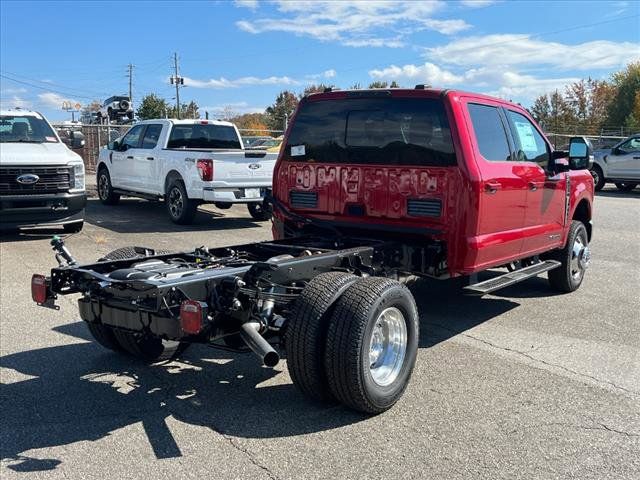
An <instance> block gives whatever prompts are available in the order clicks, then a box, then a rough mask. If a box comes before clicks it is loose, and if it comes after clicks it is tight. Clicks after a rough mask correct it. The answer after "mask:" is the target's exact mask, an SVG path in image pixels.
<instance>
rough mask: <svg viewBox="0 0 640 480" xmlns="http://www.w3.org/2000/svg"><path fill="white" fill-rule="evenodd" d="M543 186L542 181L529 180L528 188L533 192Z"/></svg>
mask: <svg viewBox="0 0 640 480" xmlns="http://www.w3.org/2000/svg"><path fill="white" fill-rule="evenodd" d="M543 186H544V182H529V190H531V191H532V192H535V191H536V190H538V188H541V187H543Z"/></svg>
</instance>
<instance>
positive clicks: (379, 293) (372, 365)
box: [285, 272, 419, 414]
mask: <svg viewBox="0 0 640 480" xmlns="http://www.w3.org/2000/svg"><path fill="white" fill-rule="evenodd" d="M287 329H288V330H287V333H286V336H285V348H286V350H287V362H288V366H289V372H290V374H291V378H292V380H293V383H294V384H295V385H296V387H298V389H299V390H300V391H302V393H304V394H305V395H306V396H308V397H311V398H313V399H316V400H323V401H326V400H338V401H339V402H341V403H343V404H345V405H347V406H349V407H351V408H353V409H355V410H359V411H362V412H366V413H374V414H375V413H381V412H383V411H385V410H387V409H389V408H391V407H392V406H393V405H394V404H395V403H396V402H397V401H398V399H399V398H400V397H401V396H402V394H403V393H404V390H405V389H406V387H407V385H408V383H409V378H410V377H411V373H412V371H413V366H414V364H415V361H416V356H417V351H418V332H419V324H418V311H417V308H416V304H415V300H414V298H413V296H412V295H411V293H410V292H409V289H408V288H407V287H405V286H404V285H402V284H400V283H398V282H397V281H395V280H390V279H387V278H374V277H369V278H359V277H356V276H354V275H351V274H348V273H342V272H330V273H325V274H322V275H319V276H318V277H315V278H314V279H313V280H311V282H309V284H307V286H306V287H305V289H304V291H303V292H302V295H301V296H300V297H299V298H298V299H297V300H296V303H295V305H294V308H293V311H292V315H291V318H290V322H289V325H288V327H287Z"/></svg>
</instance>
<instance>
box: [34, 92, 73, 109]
mask: <svg viewBox="0 0 640 480" xmlns="http://www.w3.org/2000/svg"><path fill="white" fill-rule="evenodd" d="M38 98H39V99H40V102H41V103H42V104H44V105H46V106H47V107H50V108H58V109H61V108H62V103H63V102H71V103H73V104H75V103H79V102H78V101H77V100H74V99H72V98H67V97H63V96H62V95H58V94H57V93H53V92H46V93H39V94H38Z"/></svg>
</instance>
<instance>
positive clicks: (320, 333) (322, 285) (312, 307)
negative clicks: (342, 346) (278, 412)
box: [284, 272, 358, 401]
mask: <svg viewBox="0 0 640 480" xmlns="http://www.w3.org/2000/svg"><path fill="white" fill-rule="evenodd" d="M357 280H358V277H356V276H355V275H351V274H349V273H344V272H328V273H323V274H321V275H318V276H317V277H315V278H313V279H312V280H311V281H310V282H309V283H308V284H307V286H306V287H305V288H304V290H303V291H302V294H301V295H300V296H299V297H298V298H297V299H296V300H295V303H294V305H293V309H292V312H291V316H290V321H289V323H288V325H287V332H286V334H285V341H284V343H285V350H286V352H287V366H288V368H289V375H291V379H292V380H293V384H294V385H295V386H296V387H297V388H298V390H300V391H301V392H302V393H303V394H304V395H306V396H307V397H309V398H312V399H314V400H318V401H327V400H331V399H332V398H333V397H332V395H331V392H330V391H329V384H328V382H327V375H326V373H325V368H324V353H325V345H326V338H327V330H328V328H329V317H330V314H331V310H332V308H331V307H332V305H333V304H334V303H335V301H336V300H337V299H338V297H340V295H341V294H342V292H344V290H346V289H347V288H348V287H349V286H350V285H352V284H353V283H355V282H356V281H357Z"/></svg>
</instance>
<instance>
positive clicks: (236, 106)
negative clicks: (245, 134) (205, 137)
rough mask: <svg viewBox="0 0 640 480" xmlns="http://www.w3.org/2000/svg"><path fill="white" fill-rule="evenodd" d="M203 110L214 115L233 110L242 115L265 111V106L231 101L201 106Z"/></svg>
mask: <svg viewBox="0 0 640 480" xmlns="http://www.w3.org/2000/svg"><path fill="white" fill-rule="evenodd" d="M200 110H201V111H204V112H209V113H211V114H213V115H214V116H218V115H221V114H228V113H229V112H233V113H234V114H237V115H242V114H244V113H263V112H264V110H265V107H258V106H253V105H249V104H248V103H247V102H231V103H225V104H223V105H213V106H209V107H200Z"/></svg>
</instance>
